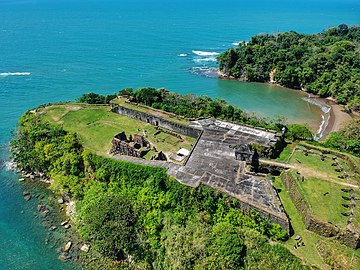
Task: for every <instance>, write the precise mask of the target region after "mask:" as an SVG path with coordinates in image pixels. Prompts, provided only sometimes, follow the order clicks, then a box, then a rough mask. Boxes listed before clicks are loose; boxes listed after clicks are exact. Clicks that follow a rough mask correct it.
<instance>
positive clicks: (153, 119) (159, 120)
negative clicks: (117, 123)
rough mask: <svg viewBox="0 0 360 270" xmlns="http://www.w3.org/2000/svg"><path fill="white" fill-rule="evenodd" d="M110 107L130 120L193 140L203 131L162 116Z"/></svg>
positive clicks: (115, 106)
mask: <svg viewBox="0 0 360 270" xmlns="http://www.w3.org/2000/svg"><path fill="white" fill-rule="evenodd" d="M110 106H111V110H112V111H113V112H115V113H118V114H120V115H124V116H127V117H129V118H133V119H137V120H140V121H143V122H146V123H149V124H152V125H154V126H158V127H162V128H166V129H170V130H173V131H175V132H177V133H180V134H184V135H187V136H190V137H193V138H197V137H199V135H200V134H201V129H197V128H196V127H190V126H187V125H184V124H181V123H177V122H173V121H170V120H168V119H166V118H164V117H162V116H157V115H153V114H149V113H146V112H140V111H137V110H134V109H130V108H126V107H123V106H121V105H119V104H116V103H110Z"/></svg>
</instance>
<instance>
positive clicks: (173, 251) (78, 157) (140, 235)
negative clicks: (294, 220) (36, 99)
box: [12, 113, 305, 269]
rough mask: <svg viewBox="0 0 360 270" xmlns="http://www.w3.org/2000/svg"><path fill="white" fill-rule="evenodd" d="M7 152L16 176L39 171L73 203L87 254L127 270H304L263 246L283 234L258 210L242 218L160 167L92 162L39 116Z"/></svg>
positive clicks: (217, 196)
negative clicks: (87, 244) (95, 254)
mask: <svg viewBox="0 0 360 270" xmlns="http://www.w3.org/2000/svg"><path fill="white" fill-rule="evenodd" d="M12 151H13V155H14V159H15V161H16V162H17V164H18V167H19V169H20V170H25V171H38V172H45V173H46V174H47V175H50V176H51V177H52V179H53V183H52V185H51V186H52V188H53V189H54V190H55V191H56V192H62V193H67V194H68V195H69V196H70V197H72V198H76V199H77V200H78V203H77V210H78V215H77V221H76V227H77V229H78V231H79V233H80V235H81V236H82V237H83V238H84V239H86V240H88V241H90V242H91V243H92V247H93V248H92V250H94V251H96V252H99V253H101V254H102V256H105V257H107V258H111V259H112V260H123V259H127V260H126V261H127V262H128V263H129V268H131V267H132V266H133V265H134V264H135V265H137V266H139V267H141V268H142V269H242V268H244V267H245V268H251V269H273V268H274V267H275V268H277V269H302V268H305V267H304V266H303V265H302V264H301V262H300V260H299V259H297V258H296V257H294V256H293V255H291V254H290V253H289V251H288V250H287V249H286V248H285V247H284V246H283V245H282V244H275V245H270V244H269V242H268V240H267V237H270V238H272V239H274V240H279V239H285V238H286V233H285V231H284V230H282V229H281V227H280V226H279V225H277V224H271V223H270V222H269V220H267V219H264V218H261V217H260V216H259V215H258V213H256V212H252V213H251V215H250V217H249V216H245V215H243V214H242V213H241V212H240V211H239V210H237V207H238V201H237V200H235V199H231V198H229V197H227V196H226V195H224V194H221V193H220V192H217V191H215V190H213V189H211V188H209V187H206V186H200V187H198V188H197V189H194V188H191V187H187V186H185V185H182V184H180V183H178V182H177V181H176V180H174V179H171V178H169V176H168V175H167V174H166V171H165V170H164V169H161V168H153V167H145V166H140V165H136V164H132V163H127V162H121V161H117V160H113V159H109V158H104V157H101V156H97V155H95V154H93V153H91V152H89V151H87V150H84V149H83V148H82V147H81V145H80V144H79V141H78V139H77V136H76V134H74V133H70V132H66V131H64V130H62V129H61V128H59V127H55V126H51V125H48V124H44V123H43V122H41V121H40V120H39V115H36V114H31V113H26V114H25V115H24V116H23V117H22V118H21V119H20V124H19V130H18V133H17V136H16V138H15V140H14V141H13V142H12ZM130 255H131V259H130V257H129V256H130ZM99 267H101V269H109V268H108V267H109V266H104V265H103V266H99ZM121 267H122V269H124V267H126V264H125V262H124V263H123V264H122V266H121ZM99 269H100V268H99Z"/></svg>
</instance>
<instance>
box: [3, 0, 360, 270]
mask: <svg viewBox="0 0 360 270" xmlns="http://www.w3.org/2000/svg"><path fill="white" fill-rule="evenodd" d="M341 23H346V24H349V25H351V24H359V23H360V2H359V1H358V0H318V1H316V0H306V1H301V0H288V1H286V0H279V1H269V0H267V1H264V0H258V1H248V0H246V1H241V0H237V1H235V0H223V1H218V0H217V1H215V0H206V1H205V0H191V1H190V0H167V1H165V0H118V1H115V0H111V1H107V0H103V1H94V0H87V1H76V0H72V1H70V0H56V1H55V0H54V1H51V0H0V128H1V129H0V149H1V154H0V187H1V189H0V270H5V269H6V270H12V269H52V270H57V269H72V268H73V267H74V266H72V265H71V264H69V263H67V264H65V263H62V262H60V261H59V260H58V259H57V256H58V255H57V253H56V250H55V248H52V247H50V246H47V245H45V239H46V237H47V234H48V231H47V230H46V229H45V228H44V227H43V226H42V225H41V224H40V222H39V219H37V218H35V217H34V213H35V212H36V201H35V200H31V201H30V202H25V201H24V200H23V198H22V191H23V189H24V187H23V186H22V184H20V183H19V182H18V180H17V179H18V176H17V175H16V174H15V173H14V172H12V171H9V170H8V169H7V167H6V165H7V164H8V163H7V162H8V161H9V158H8V156H9V152H8V144H9V141H10V139H11V132H12V131H13V130H14V129H15V128H16V123H17V119H18V118H19V117H20V116H21V114H22V113H23V112H24V111H26V110H28V109H30V108H33V107H35V106H38V105H40V104H43V103H48V102H55V101H68V100H74V99H75V98H76V97H78V96H79V95H81V94H82V93H84V92H90V91H94V92H98V93H113V92H116V91H118V90H120V89H122V88H125V87H134V88H138V87H143V86H151V87H155V88H159V87H165V88H167V89H169V90H172V91H176V92H179V93H182V94H185V93H195V94H199V95H201V94H206V95H209V96H211V97H214V98H221V99H225V100H227V101H229V102H230V103H232V104H235V105H238V106H239V107H241V108H242V109H244V110H247V111H250V112H257V113H258V114H259V115H261V116H263V117H269V118H274V117H276V116H280V115H283V116H285V117H286V118H287V119H288V121H290V122H307V123H309V124H311V125H316V124H318V123H319V122H320V120H321V119H320V114H319V111H320V110H319V108H318V107H316V106H313V105H311V104H309V103H307V102H306V101H305V100H304V99H303V97H304V96H303V95H302V94H300V93H299V92H297V91H292V90H288V89H285V88H279V87H276V86H270V85H266V84H256V83H241V82H237V81H224V80H219V79H217V78H214V76H213V73H212V72H211V71H209V68H211V67H216V62H215V57H216V55H217V54H218V53H220V52H222V51H224V50H226V49H227V48H229V47H231V46H235V45H236V43H237V42H240V41H243V40H248V39H249V38H250V37H251V36H252V35H256V34H258V33H261V32H266V33H275V32H279V31H288V30H294V31H297V32H301V33H315V32H319V31H322V30H323V29H325V28H327V27H329V26H337V25H339V24H341Z"/></svg>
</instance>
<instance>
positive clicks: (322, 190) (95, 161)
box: [12, 88, 360, 269]
mask: <svg viewBox="0 0 360 270" xmlns="http://www.w3.org/2000/svg"><path fill="white" fill-rule="evenodd" d="M78 101H79V102H76V103H75V102H72V103H58V104H49V105H44V106H40V107H38V108H36V109H34V110H31V111H28V112H27V113H25V114H24V115H23V116H22V117H21V119H20V124H19V130H18V133H17V136H16V138H15V140H14V141H13V143H12V151H13V155H14V160H15V161H16V163H17V165H18V169H19V170H20V171H21V172H22V173H23V174H24V175H25V176H27V177H30V178H34V177H35V178H36V179H39V180H41V179H47V182H49V183H50V185H49V188H50V189H51V190H52V191H53V192H54V194H55V196H56V197H57V199H58V200H59V201H60V202H61V203H65V205H66V208H67V210H66V212H67V213H68V215H69V219H70V221H69V222H68V223H67V224H71V225H72V227H73V228H76V233H78V234H79V235H80V237H81V239H82V240H80V242H74V241H70V242H66V243H64V244H63V246H61V247H60V248H59V250H60V251H61V253H62V254H61V255H60V256H61V258H62V259H71V258H72V257H74V255H75V254H77V255H76V256H75V257H74V259H76V260H79V261H81V263H82V264H84V265H85V266H86V268H89V269H99V268H106V269H117V268H118V267H119V265H121V267H123V268H124V269H131V268H133V267H134V266H136V267H140V268H144V269H158V268H159V267H160V268H167V269H180V268H183V267H184V265H186V268H187V269H193V268H199V269H209V268H217V269H242V268H243V267H246V268H258V267H259V265H262V267H263V266H264V267H266V268H269V269H270V268H283V269H291V268H292V269H309V266H311V265H314V266H317V267H319V268H324V269H325V268H326V267H327V266H328V265H330V264H331V265H336V266H337V267H341V266H345V267H346V269H357V267H358V266H359V265H360V258H359V253H358V252H359V249H358V247H359V241H360V240H359V239H360V238H359V225H360V224H359V216H360V210H359V207H358V206H357V201H358V198H360V191H359V188H358V184H359V182H358V179H359V174H360V169H359V164H360V162H359V158H358V157H356V156H354V155H351V154H349V153H343V152H339V151H338V150H335V149H330V148H327V145H326V143H325V144H323V145H320V144H318V143H317V144H316V143H315V144H314V143H313V141H312V134H311V132H310V131H309V130H308V129H307V128H306V127H304V126H301V125H296V124H293V125H284V124H283V123H280V122H276V121H273V122H268V121H266V120H264V119H261V118H256V117H253V116H250V115H247V114H246V113H245V112H243V111H241V110H240V109H239V108H236V107H233V106H231V105H229V104H227V103H226V102H224V101H219V100H212V99H210V98H208V97H196V96H193V95H191V96H181V95H178V94H176V93H172V92H169V91H167V90H166V89H153V88H142V89H138V90H136V91H134V90H133V89H129V88H128V89H124V90H122V91H120V92H119V93H118V94H116V95H109V96H101V95H98V94H94V93H90V94H85V95H83V96H82V97H80V98H79V100H78ZM84 102H85V103H84ZM356 125H358V123H355V122H354V123H353V124H352V125H351V127H349V128H353V127H355V126H356ZM349 130H350V129H349ZM348 133H349V132H347V133H346V134H348ZM337 136H343V135H341V134H340V133H339V135H337ZM351 139H353V138H352V137H351V138H349V139H348V140H349V145H353V144H352V143H351ZM331 142H332V141H331V140H330V142H329V143H331ZM333 142H336V141H333ZM332 147H335V148H336V147H337V146H336V144H335V143H333V144H332ZM347 150H348V151H349V150H350V151H354V154H359V153H358V152H356V151H357V150H356V148H348V149H347ZM25 182H26V181H25ZM75 206H76V207H75ZM325 209H326V210H325ZM39 211H42V212H44V211H46V206H41V207H40V210H39ZM269 239H271V240H272V241H275V242H273V243H271V244H270V242H269ZM255 258H256V259H255ZM339 269H340V268H339Z"/></svg>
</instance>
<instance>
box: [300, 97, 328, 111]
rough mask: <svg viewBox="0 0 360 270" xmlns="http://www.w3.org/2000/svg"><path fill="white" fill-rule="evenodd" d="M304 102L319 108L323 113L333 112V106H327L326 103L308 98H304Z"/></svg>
mask: <svg viewBox="0 0 360 270" xmlns="http://www.w3.org/2000/svg"><path fill="white" fill-rule="evenodd" d="M304 100H305V101H307V102H309V103H311V104H313V105H315V106H318V107H319V108H320V109H321V111H322V112H324V113H329V112H330V110H331V106H329V105H327V104H325V103H324V102H321V101H319V100H317V99H315V98H311V97H307V98H304Z"/></svg>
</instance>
